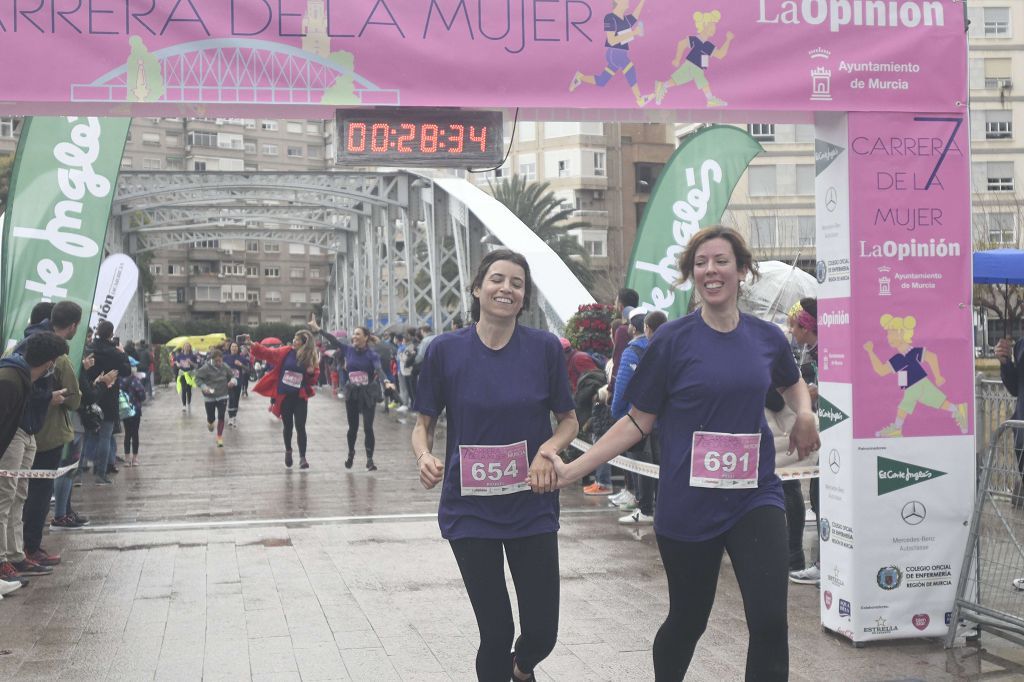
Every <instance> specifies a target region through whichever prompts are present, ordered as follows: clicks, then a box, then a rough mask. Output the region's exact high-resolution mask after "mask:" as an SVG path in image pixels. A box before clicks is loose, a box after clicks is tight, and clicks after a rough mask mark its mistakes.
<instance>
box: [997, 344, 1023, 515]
mask: <svg viewBox="0 0 1024 682" xmlns="http://www.w3.org/2000/svg"><path fill="white" fill-rule="evenodd" d="M996 357H997V358H999V378H1000V379H1002V381H1003V386H1005V387H1006V390H1007V391H1009V392H1010V395H1012V396H1013V397H1015V398H1016V399H1017V401H1016V404H1015V405H1014V408H1013V418H1014V419H1024V339H1020V340H1018V341H1017V343H1016V344H1014V343H1013V341H1012V340H1010V339H1008V338H1004V339H999V343H997V344H996ZM1013 447H1014V450H1015V451H1016V455H1017V470H1018V471H1020V472H1021V474H1022V475H1024V431H1022V430H1020V429H1017V430H1016V431H1015V433H1014V441H1013ZM1013 506H1014V507H1016V508H1020V507H1022V506H1024V494H1022V493H1021V481H1020V480H1019V479H1018V480H1017V483H1016V485H1014V488H1013Z"/></svg>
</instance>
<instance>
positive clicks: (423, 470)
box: [416, 452, 444, 490]
mask: <svg viewBox="0 0 1024 682" xmlns="http://www.w3.org/2000/svg"><path fill="white" fill-rule="evenodd" d="M416 463H417V464H418V465H419V469H420V483H421V484H422V485H423V487H424V488H426V489H427V490H430V489H431V488H433V487H434V486H435V485H437V484H438V483H440V482H441V478H442V477H443V476H444V465H443V464H442V463H441V460H439V459H438V458H437V457H434V456H433V455H432V454H430V453H429V452H424V453H422V454H420V455H419V457H418V458H417V459H416Z"/></svg>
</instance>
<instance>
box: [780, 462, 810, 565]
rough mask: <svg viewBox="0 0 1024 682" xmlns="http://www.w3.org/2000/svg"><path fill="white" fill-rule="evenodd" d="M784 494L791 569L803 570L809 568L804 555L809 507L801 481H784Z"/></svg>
mask: <svg viewBox="0 0 1024 682" xmlns="http://www.w3.org/2000/svg"><path fill="white" fill-rule="evenodd" d="M782 496H783V498H785V500H786V534H787V536H788V541H789V570H790V571H802V570H804V569H805V568H807V563H806V559H805V557H804V529H805V526H806V516H807V507H806V506H805V505H804V492H803V489H802V488H801V487H800V481H783V482H782Z"/></svg>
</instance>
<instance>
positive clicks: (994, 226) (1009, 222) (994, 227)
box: [979, 213, 1017, 246]
mask: <svg viewBox="0 0 1024 682" xmlns="http://www.w3.org/2000/svg"><path fill="white" fill-rule="evenodd" d="M979 217H981V218H982V220H983V222H984V228H985V236H986V237H987V239H988V242H989V243H990V244H992V245H998V246H1016V245H1017V221H1016V215H1014V214H1013V213H985V214H982V215H981V216H979Z"/></svg>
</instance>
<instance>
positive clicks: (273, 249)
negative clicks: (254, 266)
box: [263, 242, 281, 253]
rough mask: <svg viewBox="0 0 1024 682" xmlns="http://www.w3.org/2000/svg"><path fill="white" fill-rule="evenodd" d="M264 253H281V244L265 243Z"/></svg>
mask: <svg viewBox="0 0 1024 682" xmlns="http://www.w3.org/2000/svg"><path fill="white" fill-rule="evenodd" d="M263 251H264V252H265V253H281V244H280V243H279V242H264V243H263Z"/></svg>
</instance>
